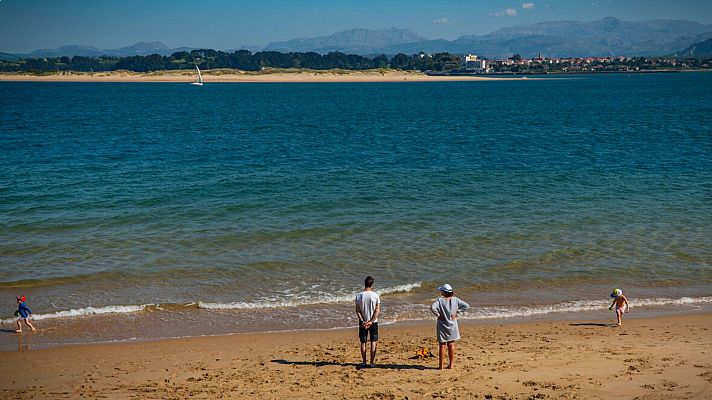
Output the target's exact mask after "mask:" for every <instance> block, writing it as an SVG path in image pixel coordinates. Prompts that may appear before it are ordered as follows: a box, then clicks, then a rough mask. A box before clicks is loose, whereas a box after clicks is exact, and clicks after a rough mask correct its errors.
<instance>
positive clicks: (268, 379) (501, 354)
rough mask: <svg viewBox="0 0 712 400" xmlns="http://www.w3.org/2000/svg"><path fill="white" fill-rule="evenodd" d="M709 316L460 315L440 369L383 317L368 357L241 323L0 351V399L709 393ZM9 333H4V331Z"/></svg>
mask: <svg viewBox="0 0 712 400" xmlns="http://www.w3.org/2000/svg"><path fill="white" fill-rule="evenodd" d="M711 329H712V315H710V314H695V315H685V316H676V317H662V318H650V319H627V320H626V321H625V324H624V326H623V327H621V328H615V327H611V326H610V325H606V324H602V323H600V321H595V322H590V321H581V322H566V321H557V322H538V323H524V324H506V325H493V324H491V325H482V324H466V325H464V326H463V329H462V330H463V339H462V340H461V341H460V342H458V343H457V349H458V357H457V365H456V367H455V369H453V370H444V371H438V370H436V369H435V366H436V359H435V358H429V359H425V360H420V359H414V358H413V357H414V355H415V352H416V350H417V349H418V348H419V347H420V346H427V347H429V348H430V349H432V350H436V351H437V349H436V342H435V339H434V323H433V324H431V323H428V324H417V325H405V326H403V325H391V326H382V327H381V341H380V346H381V347H380V352H379V355H378V357H377V362H378V365H377V367H376V368H365V369H358V368H357V363H358V362H359V361H360V356H359V352H358V343H357V339H356V330H355V329H353V330H334V331H320V332H298V333H288V334H287V333H271V334H247V335H234V336H221V337H201V338H189V339H174V340H163V341H156V342H143V343H124V344H97V345H77V346H65V347H60V348H50V349H43V350H30V351H18V352H4V353H0V376H1V377H2V380H1V382H0V397H1V398H21V399H25V398H27V399H29V398H40V399H54V398H111V399H129V398H133V399H183V398H197V399H213V398H257V399H285V398H296V399H301V398H310V399H312V398H313V399H322V398H328V399H331V398H336V399H351V398H366V399H406V398H407V399H434V398H435V399H437V398H444V399H558V398H565V399H571V398H578V399H606V400H611V399H616V400H619V399H633V398H639V399H700V398H712V330H711ZM8 334H9V333H8Z"/></svg>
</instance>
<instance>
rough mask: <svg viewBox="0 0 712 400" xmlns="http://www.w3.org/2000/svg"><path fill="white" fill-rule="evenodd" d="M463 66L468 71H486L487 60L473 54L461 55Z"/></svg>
mask: <svg viewBox="0 0 712 400" xmlns="http://www.w3.org/2000/svg"><path fill="white" fill-rule="evenodd" d="M463 68H464V69H466V70H468V71H477V72H487V70H488V68H487V60H482V59H480V58H479V57H477V55H475V54H468V55H466V56H464V57H463Z"/></svg>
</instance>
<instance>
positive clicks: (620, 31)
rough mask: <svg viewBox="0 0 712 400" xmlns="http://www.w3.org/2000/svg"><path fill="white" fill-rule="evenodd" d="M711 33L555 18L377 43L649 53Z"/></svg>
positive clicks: (506, 51)
mask: <svg viewBox="0 0 712 400" xmlns="http://www.w3.org/2000/svg"><path fill="white" fill-rule="evenodd" d="M709 38H712V25H702V24H699V23H697V22H690V21H680V20H657V21H643V22H627V21H621V20H619V19H616V18H610V17H609V18H603V19H600V20H598V21H593V22H579V21H557V22H541V23H538V24H529V25H515V26H511V27H507V28H502V29H499V30H497V31H494V32H492V33H489V34H486V35H482V36H476V35H467V36H461V37H459V38H457V39H455V40H452V41H448V40H432V41H423V42H413V43H407V44H403V45H397V46H391V47H388V48H384V49H381V51H382V52H384V53H386V54H393V53H397V52H402V53H406V54H412V53H417V52H419V51H424V52H426V53H432V52H438V51H448V52H450V53H458V54H464V53H474V54H478V55H481V56H485V57H490V58H499V57H507V56H511V55H512V54H520V55H522V56H523V57H533V56H535V55H537V54H539V53H541V54H542V55H544V56H549V57H568V56H655V55H665V54H671V53H674V52H676V51H678V50H679V49H683V48H685V47H687V46H690V45H691V44H693V43H698V42H701V41H704V40H706V39H709Z"/></svg>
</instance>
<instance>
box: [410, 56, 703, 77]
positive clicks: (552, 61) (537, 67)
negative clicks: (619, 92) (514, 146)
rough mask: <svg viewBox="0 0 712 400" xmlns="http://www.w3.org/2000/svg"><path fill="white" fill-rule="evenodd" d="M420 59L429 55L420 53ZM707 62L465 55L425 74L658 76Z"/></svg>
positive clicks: (696, 67) (663, 59)
mask: <svg viewBox="0 0 712 400" xmlns="http://www.w3.org/2000/svg"><path fill="white" fill-rule="evenodd" d="M418 56H419V57H420V58H421V59H422V58H431V57H433V55H429V54H425V53H420V54H419V55H418ZM710 61H711V60H699V59H693V58H690V59H679V58H676V57H669V58H666V57H657V58H646V57H623V56H621V57H567V58H561V57H544V56H542V55H541V54H539V55H538V56H536V57H533V58H528V59H527V58H522V57H521V56H519V55H518V54H515V55H513V56H511V57H508V58H503V59H494V60H489V59H486V58H480V57H478V56H477V55H475V54H467V55H464V56H462V57H460V58H459V59H457V60H455V59H453V60H452V63H451V64H450V65H446V66H445V68H443V69H440V70H428V71H425V72H428V73H432V74H436V75H441V74H483V75H484V74H495V75H496V74H548V73H596V72H602V73H605V72H662V71H679V70H695V69H708V68H710V64H711V62H710Z"/></svg>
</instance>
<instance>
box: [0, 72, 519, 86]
mask: <svg viewBox="0 0 712 400" xmlns="http://www.w3.org/2000/svg"><path fill="white" fill-rule="evenodd" d="M194 76H195V73H194V72H193V71H190V70H185V71H157V72H148V73H140V72H131V71H111V72H94V73H90V72H59V73H51V74H32V73H0V81H20V82H173V83H189V82H191V81H193V79H194ZM521 79H522V78H521V77H519V76H509V77H495V76H493V77H486V76H431V75H427V74H425V73H422V72H412V71H391V70H365V71H349V70H323V71H322V70H269V71H261V72H245V71H239V70H222V69H216V70H207V71H203V81H204V82H205V83H206V84H210V83H225V82H235V83H248V82H285V83H286V82H295V83H298V82H302V83H309V82H442V81H500V80H521Z"/></svg>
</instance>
